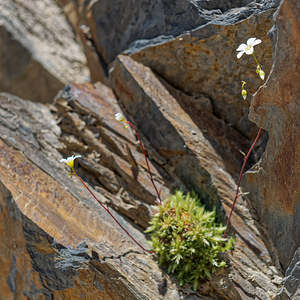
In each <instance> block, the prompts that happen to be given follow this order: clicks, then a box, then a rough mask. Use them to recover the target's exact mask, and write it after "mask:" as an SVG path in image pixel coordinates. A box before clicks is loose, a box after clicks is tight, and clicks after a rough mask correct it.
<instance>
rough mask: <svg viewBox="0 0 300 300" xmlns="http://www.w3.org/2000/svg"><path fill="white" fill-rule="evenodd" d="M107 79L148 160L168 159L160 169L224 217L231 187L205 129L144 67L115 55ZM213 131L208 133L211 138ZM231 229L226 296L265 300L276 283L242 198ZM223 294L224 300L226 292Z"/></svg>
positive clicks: (232, 189) (216, 126)
mask: <svg viewBox="0 0 300 300" xmlns="http://www.w3.org/2000/svg"><path fill="white" fill-rule="evenodd" d="M111 81H112V86H113V87H114V90H115V92H116V93H117V95H118V97H119V99H120V104H121V105H122V107H123V108H124V110H125V112H126V114H127V115H128V117H129V118H130V119H132V121H133V122H134V124H136V126H137V128H138V130H139V131H140V132H141V133H142V135H143V137H144V138H145V141H146V142H145V143H146V145H148V144H149V145H151V146H152V147H153V148H154V150H155V152H156V153H155V154H154V153H153V155H152V153H151V154H150V157H152V158H153V160H154V161H155V160H156V157H157V156H160V157H163V158H164V159H165V160H166V161H167V163H166V164H165V165H164V166H163V167H164V169H165V170H166V172H168V173H169V174H174V175H176V176H177V177H178V178H179V179H180V181H181V182H182V184H183V185H184V186H186V187H187V188H188V189H189V190H191V189H194V190H195V191H197V192H198V193H199V194H200V195H201V196H202V199H203V200H204V201H205V204H206V205H207V206H208V207H211V206H214V205H215V206H217V207H218V209H219V212H220V214H221V213H222V211H224V210H225V212H226V213H227V214H228V213H229V209H230V206H231V204H232V200H233V198H234V190H235V188H236V186H235V183H234V181H233V179H232V177H231V175H230V174H229V173H228V172H226V170H225V167H224V162H223V160H222V158H221V157H220V156H219V155H218V154H217V153H216V151H214V148H213V147H212V146H211V145H210V143H209V142H208V140H207V139H206V138H205V137H204V134H203V133H202V130H204V129H201V127H200V126H199V127H198V126H197V125H196V124H195V123H194V121H193V120H192V119H191V118H190V116H189V115H188V114H187V113H186V112H185V111H184V110H183V109H182V108H181V106H180V104H179V101H178V100H177V99H176V98H174V94H173V95H172V94H171V93H169V91H168V90H167V89H166V88H165V87H164V85H163V84H162V83H161V82H160V81H159V80H158V79H157V78H156V76H155V75H154V74H153V72H152V71H151V70H150V69H149V68H148V67H145V66H143V65H142V64H140V63H137V62H135V61H134V60H133V59H132V58H130V57H128V56H121V55H120V56H119V57H118V59H117V60H116V62H115V65H114V68H113V71H112V73H111ZM211 123H212V124H213V125H212V127H214V126H215V128H218V126H220V124H219V123H218V122H217V120H215V119H214V118H213V117H211ZM215 132H217V130H216V131H215ZM213 133H214V131H213V130H212V131H211V132H210V134H211V135H210V137H211V138H212V137H213ZM232 226H233V229H234V231H235V232H236V237H237V241H236V243H235V247H236V248H235V251H234V252H233V255H232V256H231V255H229V260H230V261H231V266H232V274H231V275H230V276H231V280H232V281H233V283H234V285H235V287H234V288H232V289H231V292H232V294H229V295H227V296H228V297H229V298H230V299H235V298H237V299H239V298H238V297H242V295H244V294H247V295H251V296H252V297H254V298H255V297H257V298H258V299H260V298H261V299H266V298H265V297H269V296H271V295H272V289H273V288H272V285H274V283H273V282H272V280H270V279H269V280H268V279H267V277H268V276H269V275H263V274H262V273H261V272H264V271H262V270H267V269H268V268H269V266H270V263H271V259H270V256H269V253H268V251H267V249H266V248H265V246H264V244H263V243H262V240H261V236H260V234H259V233H258V230H257V228H256V227H255V226H254V224H253V220H252V219H251V216H250V214H249V212H248V210H247V206H246V205H245V201H244V200H243V199H242V197H240V198H239V203H238V207H237V208H236V213H235V214H234V216H233V218H232ZM237 253H238V254H237ZM250 253H252V254H250ZM253 255H254V256H255V257H256V259H255V261H256V262H255V263H254V264H253V265H252V264H251V263H250V264H249V265H248V267H247V270H243V274H241V273H240V271H239V269H240V267H241V265H242V264H243V263H245V261H249V257H252V258H251V260H252V259H253ZM247 256H249V257H247ZM242 261H243V262H242ZM258 262H259V263H258ZM258 265H259V266H260V267H258ZM263 265H264V267H262V266H263ZM248 272H249V273H248ZM245 274H248V275H246V276H245ZM250 274H252V275H250ZM260 275H261V276H262V277H260ZM264 276H266V277H264ZM250 277H251V278H252V279H253V282H251V283H249V282H247V278H250ZM254 278H255V279H254ZM262 282H264V284H263V285H262ZM216 290H218V291H222V288H220V286H219V287H218V288H216ZM222 296H223V297H226V296H225V294H224V295H222Z"/></svg>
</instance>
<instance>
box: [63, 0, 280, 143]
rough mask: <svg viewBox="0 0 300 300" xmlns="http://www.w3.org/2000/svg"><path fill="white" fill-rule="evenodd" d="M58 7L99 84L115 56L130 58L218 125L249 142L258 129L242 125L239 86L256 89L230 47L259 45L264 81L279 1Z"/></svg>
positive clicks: (169, 0)
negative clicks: (204, 105)
mask: <svg viewBox="0 0 300 300" xmlns="http://www.w3.org/2000/svg"><path fill="white" fill-rule="evenodd" d="M58 1H59V2H60V3H61V4H62V5H63V7H64V8H65V10H66V11H67V13H68V15H69V18H70V19H71V20H73V19H74V14H75V12H74V11H76V15H77V21H76V23H77V25H76V27H75V28H76V30H77V32H78V33H79V35H80V37H81V39H82V41H83V44H84V45H85V48H86V49H89V50H88V51H86V53H87V57H88V60H89V61H90V63H89V65H90V68H91V70H92V73H93V74H96V73H98V74H99V75H98V78H101V81H103V82H105V74H106V73H107V71H108V70H109V69H110V67H111V65H112V63H113V62H114V60H115V59H116V57H117V56H118V54H121V53H126V54H129V55H132V57H133V58H134V59H135V60H137V61H139V62H142V63H143V64H144V65H146V66H148V67H150V68H151V69H152V70H153V71H154V72H155V73H156V74H159V75H160V76H161V77H162V78H164V79H165V80H167V81H168V82H169V83H170V84H172V85H173V86H174V87H176V88H178V89H180V90H181V91H184V92H185V93H187V94H189V95H192V96H193V97H194V98H195V101H193V102H194V103H193V105H194V106H195V107H196V106H197V103H198V102H200V101H201V100H199V98H202V97H206V98H207V99H208V100H209V101H210V102H211V106H212V108H213V112H214V114H215V115H216V116H217V117H218V118H220V119H222V120H223V121H224V122H225V123H227V124H230V125H231V126H232V127H234V128H236V129H238V131H239V132H240V133H242V134H243V135H244V136H246V137H248V138H249V139H252V138H254V137H255V135H256V133H257V130H258V129H257V127H256V126H255V124H253V123H251V122H250V121H249V120H248V107H249V102H248V101H242V97H241V80H246V81H247V82H249V83H251V85H252V86H253V87H254V88H257V87H258V86H259V80H258V79H259V78H258V76H256V74H255V69H256V64H255V61H254V59H253V57H249V56H248V57H246V58H245V57H243V59H240V60H238V59H237V58H236V48H237V47H238V46H239V44H241V43H244V42H246V41H247V39H248V38H250V37H256V38H260V39H261V40H262V41H263V43H262V45H259V46H257V47H256V50H255V51H256V53H257V57H258V59H259V61H260V62H261V63H262V64H263V69H264V71H265V72H266V75H268V74H269V71H270V69H271V65H272V48H271V43H270V40H269V38H268V36H267V33H268V31H269V30H270V29H271V27H272V25H273V13H274V12H275V9H276V7H277V6H278V4H279V0H274V1H270V0H262V1H259V3H257V1H254V0H249V1H242V0H241V1H225V0H222V1H218V0H210V1H192V0H176V1H174V0H164V1H158V0H155V1H148V0H101V1H76V4H74V3H75V1H70V0H58ZM74 6H75V7H74ZM70 7H72V8H71V9H70ZM124 16H126V17H124ZM93 53H94V55H93ZM95 56H97V57H98V62H97V60H96V61H95V58H94V57H95ZM99 62H100V64H99ZM95 66H96V67H97V68H96V67H95ZM93 77H95V78H97V76H96V75H94V76H93Z"/></svg>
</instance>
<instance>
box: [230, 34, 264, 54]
mask: <svg viewBox="0 0 300 300" xmlns="http://www.w3.org/2000/svg"><path fill="white" fill-rule="evenodd" d="M260 43H261V40H260V39H257V38H250V39H248V41H247V44H240V45H239V47H238V48H237V49H236V51H239V53H238V54H237V58H241V57H242V55H243V54H244V53H246V54H248V55H251V54H252V53H253V52H254V48H253V47H254V46H256V45H258V44H260Z"/></svg>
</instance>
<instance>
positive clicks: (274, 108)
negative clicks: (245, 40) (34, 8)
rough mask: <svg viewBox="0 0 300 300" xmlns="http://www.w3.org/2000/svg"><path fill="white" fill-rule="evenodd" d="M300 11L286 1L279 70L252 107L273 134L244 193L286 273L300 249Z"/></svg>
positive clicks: (277, 39)
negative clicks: (247, 194)
mask: <svg viewBox="0 0 300 300" xmlns="http://www.w3.org/2000/svg"><path fill="white" fill-rule="evenodd" d="M299 15H300V7H299V1H297V0H290V1H284V2H283V4H282V5H281V7H280V10H279V12H278V14H277V16H276V31H274V32H273V42H274V65H273V68H272V73H271V74H270V77H269V78H268V81H267V82H266V84H265V85H264V86H263V87H262V88H261V89H260V90H259V91H258V93H257V94H256V95H255V97H254V99H253V102H252V103H251V110H250V119H251V120H253V121H255V122H256V123H257V125H258V126H259V127H262V128H264V129H266V130H267V131H268V132H269V136H270V138H269V142H268V145H267V148H266V151H265V153H264V155H263V157H262V159H261V161H260V162H259V163H258V164H257V165H256V166H254V167H253V169H252V170H251V172H249V173H248V174H247V178H246V179H247V182H246V183H245V185H244V189H245V190H247V191H250V195H249V196H250V197H249V199H250V203H251V206H252V207H253V208H254V210H255V212H256V214H257V217H258V220H259V222H260V223H261V224H263V225H264V226H265V228H266V231H267V232H268V236H269V238H270V240H271V243H273V245H274V246H275V248H276V250H277V251H278V255H279V260H280V263H281V265H282V267H283V268H284V269H285V268H287V267H288V265H289V264H290V261H291V259H292V257H293V255H294V252H295V251H296V249H297V248H298V247H299V245H300V186H299V183H300V177H299V176H300V175H299V174H300V117H299V116H300V98H299V93H300V85H299V82H300V65H299V60H300V51H299V49H300V48H299V47H300V42H299V36H300V20H299Z"/></svg>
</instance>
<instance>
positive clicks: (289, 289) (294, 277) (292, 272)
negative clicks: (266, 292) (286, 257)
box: [275, 248, 300, 300]
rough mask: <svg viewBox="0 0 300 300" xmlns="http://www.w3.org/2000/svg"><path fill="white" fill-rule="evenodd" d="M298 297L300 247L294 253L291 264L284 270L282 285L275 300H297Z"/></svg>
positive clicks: (299, 291) (299, 288) (299, 295)
mask: <svg viewBox="0 0 300 300" xmlns="http://www.w3.org/2000/svg"><path fill="white" fill-rule="evenodd" d="M299 297H300V248H298V249H297V250H296V252H295V254H294V257H293V259H292V261H291V264H290V265H289V267H288V268H287V270H286V272H285V278H284V280H283V284H282V287H281V289H280V291H279V292H278V294H277V295H276V297H275V299H276V300H288V299H292V300H297V299H299Z"/></svg>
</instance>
